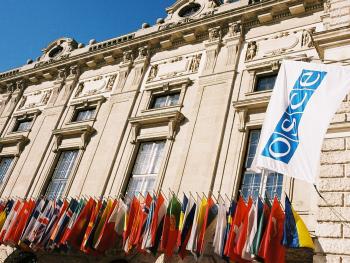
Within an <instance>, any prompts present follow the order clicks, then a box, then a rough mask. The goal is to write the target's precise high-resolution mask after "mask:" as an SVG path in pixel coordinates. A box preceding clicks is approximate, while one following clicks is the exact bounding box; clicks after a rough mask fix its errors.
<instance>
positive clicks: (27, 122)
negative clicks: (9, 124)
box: [12, 119, 33, 132]
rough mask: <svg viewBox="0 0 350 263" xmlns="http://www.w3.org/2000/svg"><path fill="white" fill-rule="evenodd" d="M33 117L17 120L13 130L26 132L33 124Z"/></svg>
mask: <svg viewBox="0 0 350 263" xmlns="http://www.w3.org/2000/svg"><path fill="white" fill-rule="evenodd" d="M32 122H33V119H22V120H17V121H16V124H15V127H14V128H13V130H12V131H13V132H24V131H28V130H29V129H30V127H31V126H32Z"/></svg>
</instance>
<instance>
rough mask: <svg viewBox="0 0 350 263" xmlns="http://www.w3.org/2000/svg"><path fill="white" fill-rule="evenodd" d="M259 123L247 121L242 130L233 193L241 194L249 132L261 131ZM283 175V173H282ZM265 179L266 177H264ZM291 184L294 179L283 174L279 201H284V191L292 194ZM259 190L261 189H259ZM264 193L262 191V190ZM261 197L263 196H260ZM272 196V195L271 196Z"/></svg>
mask: <svg viewBox="0 0 350 263" xmlns="http://www.w3.org/2000/svg"><path fill="white" fill-rule="evenodd" d="M261 125H262V124H256V123H247V128H246V130H245V131H244V132H243V136H242V147H241V150H240V152H239V159H238V165H239V169H238V170H237V178H238V179H237V183H236V184H235V185H234V187H233V190H234V193H235V195H237V196H240V195H241V189H242V184H243V179H244V178H243V177H244V172H245V161H246V156H247V154H248V148H249V134H250V132H251V131H252V130H260V131H261ZM282 176H283V175H282ZM264 179H265V180H267V177H265V178H264ZM293 185H294V179H293V178H290V177H287V176H283V182H282V190H281V193H282V194H281V197H280V199H279V200H280V202H284V199H285V195H284V193H287V194H288V196H293ZM260 191H261V189H260ZM262 194H264V192H262ZM262 197H263V196H262ZM271 198H273V197H271ZM254 201H255V200H254Z"/></svg>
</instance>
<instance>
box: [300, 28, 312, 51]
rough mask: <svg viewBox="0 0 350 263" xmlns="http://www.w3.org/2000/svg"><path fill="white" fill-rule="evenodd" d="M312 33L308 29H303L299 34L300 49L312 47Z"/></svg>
mask: <svg viewBox="0 0 350 263" xmlns="http://www.w3.org/2000/svg"><path fill="white" fill-rule="evenodd" d="M311 33H312V31H311V30H310V29H304V30H303V33H302V34H301V47H312V46H313V41H312V36H311Z"/></svg>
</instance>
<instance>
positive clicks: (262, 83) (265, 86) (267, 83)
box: [255, 75, 277, 91]
mask: <svg viewBox="0 0 350 263" xmlns="http://www.w3.org/2000/svg"><path fill="white" fill-rule="evenodd" d="M276 77H277V75H270V76H260V77H258V79H257V83H256V89H255V90H256V91H263V90H271V89H273V87H274V86H275V82H276Z"/></svg>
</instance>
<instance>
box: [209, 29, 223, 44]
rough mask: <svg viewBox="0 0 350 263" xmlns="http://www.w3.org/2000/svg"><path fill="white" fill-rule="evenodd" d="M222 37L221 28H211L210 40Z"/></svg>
mask: <svg viewBox="0 0 350 263" xmlns="http://www.w3.org/2000/svg"><path fill="white" fill-rule="evenodd" d="M220 39H221V28H220V27H219V26H218V27H213V28H209V42H213V41H217V40H220Z"/></svg>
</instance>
